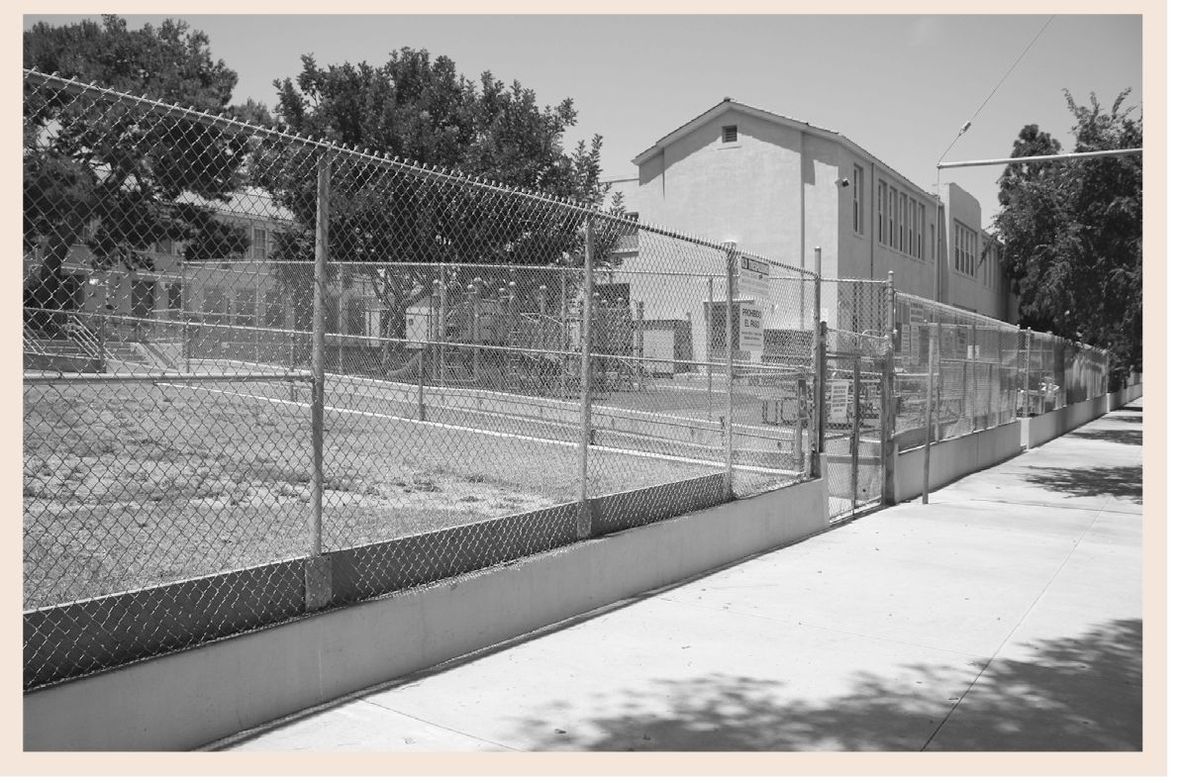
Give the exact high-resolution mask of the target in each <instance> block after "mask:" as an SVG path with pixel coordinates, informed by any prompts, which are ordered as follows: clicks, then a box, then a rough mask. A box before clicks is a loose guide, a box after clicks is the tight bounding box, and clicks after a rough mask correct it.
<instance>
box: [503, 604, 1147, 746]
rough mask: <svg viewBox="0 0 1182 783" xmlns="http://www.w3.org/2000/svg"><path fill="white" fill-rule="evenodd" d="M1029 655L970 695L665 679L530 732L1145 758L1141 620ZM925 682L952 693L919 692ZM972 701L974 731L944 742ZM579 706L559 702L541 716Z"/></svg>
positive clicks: (561, 741)
mask: <svg viewBox="0 0 1182 783" xmlns="http://www.w3.org/2000/svg"><path fill="white" fill-rule="evenodd" d="M1024 647H1025V648H1026V649H1025V651H1024V652H1023V654H1022V658H1021V659H1020V660H1018V659H996V660H994V661H992V662H991V663H990V664H989V666H988V668H987V670H986V673H985V675H983V676H981V677H980V678H979V679H978V680H977V681H976V682H975V683H974V684H973V685H972V688H971V690H970V691H969V693H968V694H967V696H966V695H965V689H966V687H967V686H968V683H969V682H970V681H971V679H972V676H971V674H970V673H968V672H966V671H965V670H964V669H963V667H962V668H960V669H955V668H953V667H951V666H929V665H925V664H912V665H907V666H903V667H900V669H899V673H898V675H897V676H892V677H890V678H889V679H887V678H882V677H879V676H876V675H869V674H865V673H863V674H860V675H859V676H857V677H856V678H855V680H854V681H853V683H852V685H851V687H850V688H849V690H848V692H847V693H846V694H845V695H843V696H839V697H837V698H833V699H830V700H824V701H815V700H809V699H803V698H793V697H792V696H791V695H790V694H791V693H792V691H793V682H792V681H791V680H773V679H767V678H755V677H745V676H743V675H742V674H741V673H736V672H726V673H721V672H720V673H712V674H710V675H707V676H698V677H693V678H688V679H656V680H653V681H651V683H649V684H648V685H647V686H645V687H644V688H643V689H633V690H628V691H625V692H624V693H623V694H622V695H623V697H624V699H623V701H624V704H623V706H622V707H621V706H620V702H621V699H620V696H621V694H618V693H616V694H605V695H604V696H603V697H602V698H603V700H604V703H605V704H608V703H610V704H611V705H612V707H611V710H612V711H610V712H607V713H606V714H601V715H599V716H598V717H596V718H593V719H591V720H590V721H588V722H587V723H585V724H582V725H571V726H567V727H565V728H555V727H554V725H553V722H552V721H547V720H546V719H545V718H544V717H535V718H530V719H528V720H525V721H523V726H522V728H523V732H522V733H523V734H525V735H526V736H534V737H541V738H542V739H541V740H540V741H538V742H536V743H535V745H534V747H533V748H531V749H533V750H605V751H643V750H649V751H710V750H734V751H757V750H763V751H775V750H780V751H788V750H829V751H834V750H837V751H849V750H897V751H918V750H922V749H923V748H924V746H925V744H926V743H927V742H928V740H929V738H931V737H932V736H933V735H937V736H936V741H935V742H934V743H933V747H938V748H939V749H941V750H972V751H989V750H1137V749H1140V747H1141V702H1142V698H1141V683H1142V681H1141V621H1140V620H1133V619H1129V620H1119V621H1114V622H1110V623H1106V624H1103V625H1098V626H1095V627H1094V628H1093V629H1092V630H1091V631H1090V632H1088V633H1086V634H1082V635H1080V636H1077V637H1063V638H1056V639H1050V640H1045V641H1041V642H1035V643H1031V644H1029V645H1024ZM769 654H774V651H769ZM984 664H985V662H984V661H981V662H979V664H978V665H979V666H984ZM922 683H942V684H943V685H944V687H943V688H942V689H941V687H939V686H937V687H935V688H929V689H926V690H925V689H923V688H916V687H915V686H916V685H918V684H922ZM953 683H955V687H954V685H953ZM1102 693H1103V694H1108V696H1107V697H1106V698H1101V697H1098V696H1097V694H1102ZM962 696H964V701H965V704H966V707H962V708H961V709H963V710H965V712H966V713H968V714H967V715H966V724H967V725H969V726H971V729H970V730H969V731H963V730H958V731H956V732H953V733H952V734H950V735H949V736H948V738H947V740H942V739H941V738H942V737H943V735H944V734H945V732H944V731H943V729H942V724H943V722H944V720H945V718H946V716H947V715H948V714H949V712H950V711H951V710H953V709H954V708H956V707H957V706H958V702H959V701H960V700H961V697H962ZM569 705H570V703H569V702H563V701H560V700H556V701H555V702H553V703H552V704H551V705H549V706H548V708H547V707H544V708H543V709H541V710H539V711H538V712H537V713H536V714H537V715H539V716H545V715H547V714H551V713H554V714H558V713H562V712H564V711H566V709H567V707H568V706H569ZM968 705H971V707H969V706H968ZM577 708H578V710H577V711H579V712H584V713H585V712H587V711H588V705H586V704H580V705H577ZM949 725H951V722H950V724H949Z"/></svg>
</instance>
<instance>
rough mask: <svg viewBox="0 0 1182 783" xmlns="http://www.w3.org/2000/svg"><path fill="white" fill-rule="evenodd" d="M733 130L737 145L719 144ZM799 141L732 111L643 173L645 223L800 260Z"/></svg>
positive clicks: (786, 132)
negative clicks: (729, 127) (725, 132)
mask: <svg viewBox="0 0 1182 783" xmlns="http://www.w3.org/2000/svg"><path fill="white" fill-rule="evenodd" d="M727 125H735V126H737V128H738V138H737V140H736V141H735V142H733V143H725V142H723V140H722V128H723V126H727ZM802 144H803V139H802V134H801V133H800V132H799V131H796V130H792V129H789V128H786V127H784V126H782V125H779V124H776V123H772V122H769V121H767V120H763V119H759V118H756V117H752V116H750V115H748V114H745V113H742V112H738V111H735V110H730V111H727V112H724V113H723V114H722V115H721V116H720V117H718V118H717V119H716V120H715V121H713V122H710V123H707V124H706V125H704V126H702V127H701V128H698V129H697V130H695V131H693V132H691V133H689V134H687V135H686V136H683V137H682V138H680V139H677V140H675V141H674V142H673V143H672V144H670V145H669V146H668V147H667V148H665V149H664V150H663V151H662V152H661V153H659V154H657V155H656V156H655V157H653V158H651V159H650V160H648V161H646V162H645V163H644V164H643V165H641V166H640V172H639V174H640V182H639V193H638V195H637V202H636V209H637V211H638V212H639V213H640V220H641V222H646V223H652V224H655V225H658V226H663V227H667V228H670V229H673V230H676V231H680V232H683V233H686V234H690V235H692V236H697V237H703V238H708V239H710V240H713V241H716V242H726V241H733V242H735V243H737V244H738V246H739V247H741V248H743V249H744V250H747V251H748V252H752V253H755V254H757V255H761V256H766V257H769V258H773V259H776V260H779V261H783V262H786V263H793V264H796V263H799V261H800V233H799V230H800V191H799V188H798V187H790V185H793V184H796V183H799V182H800V180H801V147H802Z"/></svg>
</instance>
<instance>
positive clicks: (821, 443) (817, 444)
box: [811, 247, 825, 478]
mask: <svg viewBox="0 0 1182 783" xmlns="http://www.w3.org/2000/svg"><path fill="white" fill-rule="evenodd" d="M813 258H814V274H815V282H816V285H815V286H814V288H813V431H814V432H813V435H814V438H813V456H812V468H811V473H812V476H813V478H820V477H821V455H822V454H823V453H824V452H825V322H824V321H822V320H821V248H819V247H816V248H813Z"/></svg>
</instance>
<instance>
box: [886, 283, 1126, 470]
mask: <svg viewBox="0 0 1182 783" xmlns="http://www.w3.org/2000/svg"><path fill="white" fill-rule="evenodd" d="M895 302H896V304H895V330H896V335H895V345H894V354H895V384H896V397H895V406H896V407H895V438H896V441H897V442H898V444H899V448H900V449H904V448H910V447H913V446H916V445H920V444H922V443H924V442H925V432H927V431H928V429H927V428H928V426H929V424H928V422H929V419H928V411H929V410H930V411H931V419H930V426H931V433H932V439H934V440H936V441H939V440H945V439H948V438H954V437H957V436H960V435H965V434H968V433H971V432H975V431H978V430H983V429H990V428H993V427H998V426H1000V425H1003V424H1008V423H1009V422H1012V421H1014V420H1015V419H1017V418H1018V417H1019V416H1034V415H1038V414H1041V413H1046V412H1049V411H1052V410H1056V409H1058V408H1062V407H1064V406H1066V405H1070V404H1072V403H1075V402H1080V401H1082V400H1087V399H1092V398H1094V397H1097V396H1099V395H1101V394H1103V393H1105V391H1106V390H1107V382H1108V357H1107V354H1106V353H1105V352H1104V351H1102V350H1100V349H1098V348H1093V347H1092V346H1088V345H1083V344H1080V343H1075V342H1072V341H1069V340H1066V339H1063V338H1061V337H1056V336H1054V335H1050V334H1043V333H1040V332H1034V331H1032V330H1029V329H1020V328H1018V327H1017V326H1015V325H1013V324H1009V323H1005V322H1003V321H997V320H994V319H991V318H986V317H984V316H980V315H977V314H975V313H970V312H967V311H964V310H960V309H958V308H954V307H949V306H947V305H941V304H936V303H934V302H931V301H928V300H926V299H921V298H919V297H915V296H910V295H907V294H902V293H899V294H896V295H895Z"/></svg>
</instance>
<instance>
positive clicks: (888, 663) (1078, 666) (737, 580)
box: [223, 401, 1142, 751]
mask: <svg viewBox="0 0 1182 783" xmlns="http://www.w3.org/2000/svg"><path fill="white" fill-rule="evenodd" d="M1141 432H1142V424H1141V404H1140V401H1137V402H1134V403H1132V404H1131V405H1130V406H1129V407H1127V408H1124V409H1122V410H1119V411H1114V412H1112V413H1110V414H1108V415H1107V416H1105V417H1103V418H1101V419H1098V420H1097V421H1094V422H1092V423H1090V424H1087V425H1085V426H1083V427H1081V428H1079V429H1077V430H1075V431H1073V432H1071V433H1068V434H1067V435H1065V436H1063V437H1061V438H1059V439H1057V440H1054V441H1051V442H1050V443H1047V444H1045V445H1043V446H1041V447H1039V448H1036V449H1033V450H1031V451H1028V452H1026V453H1024V454H1022V455H1021V456H1019V457H1017V458H1015V459H1013V460H1010V461H1009V462H1006V463H1004V464H1002V465H999V466H997V467H994V468H991V469H989V470H985V471H982V472H980V473H977V474H975V475H972V476H969V477H967V478H965V479H963V480H961V481H959V482H957V483H955V484H953V485H951V486H949V487H947V488H945V489H942V490H940V491H938V492H934V493H932V495H931V498H930V503H929V505H926V506H924V505H921V504H920V503H919V501H914V502H911V503H906V504H902V505H899V506H895V507H893V508H890V509H885V510H883V511H880V512H877V513H874V514H871V515H869V516H866V517H863V518H861V519H858V520H856V521H854V522H852V523H850V524H848V525H845V526H843V527H840V528H837V529H834V530H831V531H829V532H827V533H825V534H824V535H820V536H817V537H814V538H812V539H809V540H807V541H804V542H802V543H800V544H797V545H795V546H791V547H788V548H786V549H781V550H779V551H776V552H772V553H769V554H765V555H762V556H759V557H756V558H752V559H750V560H747V561H745V562H743V563H741V564H739V565H735V566H733V567H730V568H727V569H726V570H723V571H720V572H717V573H714V574H711V575H708V576H705V577H702V578H699V579H696V580H694V581H692V582H688V583H685V584H683V585H681V586H678V587H675V588H673V589H669V590H666V591H663V592H660V593H656V594H653V595H650V596H644V597H641V598H639V599H636V600H633V601H629V602H627V603H625V604H620V605H617V606H614V607H611V608H610V609H609V610H606V611H602V612H598V613H596V614H594V615H592V616H589V617H584V618H579V619H578V620H577V621H572V622H570V623H566V624H563V626H562V627H559V628H555V629H549V630H547V631H546V632H543V633H538V634H534V635H533V636H531V637H530V638H528V639H527V640H525V641H521V642H517V643H513V644H510V645H505V646H502V647H500V648H498V649H496V650H493V651H486V652H484V653H483V654H478V655H473V656H469V657H468V658H466V659H464V660H462V661H460V662H458V663H453V664H450V665H448V666H445V667H441V668H440V669H438V670H436V671H433V672H430V673H427V674H426V675H424V676H420V677H417V678H415V679H412V680H407V681H402V682H400V683H396V684H390V685H385V686H382V687H381V688H377V689H373V690H370V691H368V692H366V693H365V694H359V695H357V696H355V697H353V698H350V699H347V700H344V701H341V702H337V703H335V704H333V705H330V706H328V707H325V708H322V709H320V710H317V711H314V712H311V713H308V714H305V715H303V716H299V717H296V718H293V719H290V720H286V721H282V722H280V723H278V724H276V725H274V726H271V727H268V728H267V729H266V730H265V731H260V732H255V733H253V734H252V735H251V736H248V737H245V738H241V737H240V738H236V739H235V741H234V742H233V743H232V744H228V745H224V746H223V747H224V748H225V749H227V750H238V751H276V750H366V751H456V750H903V751H919V750H975V751H985V750H1009V751H1014V750H1138V749H1140V748H1141V728H1142V727H1141V698H1142V693H1141V689H1142V679H1141V617H1142V614H1141V611H1142V607H1141V563H1142V548H1141V523H1142V514H1141V465H1142V459H1141ZM720 534H725V531H720Z"/></svg>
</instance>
